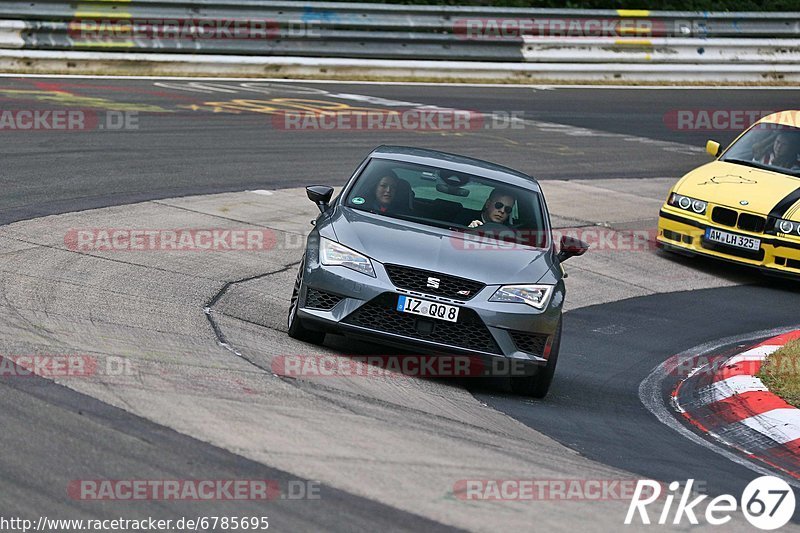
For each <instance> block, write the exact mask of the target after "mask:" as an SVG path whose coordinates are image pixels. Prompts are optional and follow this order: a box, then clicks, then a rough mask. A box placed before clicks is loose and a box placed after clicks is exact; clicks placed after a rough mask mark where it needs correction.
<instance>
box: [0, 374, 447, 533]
mask: <svg viewBox="0 0 800 533" xmlns="http://www.w3.org/2000/svg"><path fill="white" fill-rule="evenodd" d="M0 405H2V409H0V427H2V428H3V431H2V436H0V445H2V450H3V452H2V459H0V495H1V496H0V516H2V517H5V518H12V517H15V518H23V519H28V520H32V521H33V522H34V524H35V523H36V521H37V520H38V518H39V517H40V516H46V517H48V518H50V519H84V520H85V519H99V520H104V519H110V520H113V519H116V518H124V519H128V520H143V519H147V518H148V517H152V518H154V519H164V520H167V519H171V520H173V522H175V521H177V520H179V519H180V518H182V517H185V518H188V519H192V520H194V519H196V518H197V517H202V516H209V517H213V516H218V517H222V516H226V517H233V516H237V517H248V518H251V517H259V518H260V517H262V516H266V517H268V519H269V520H268V521H269V529H270V530H273V529H274V530H276V531H343V532H349V531H367V532H370V531H388V530H392V531H400V530H402V531H455V529H454V528H450V527H445V526H443V525H441V524H439V523H437V522H434V521H432V520H428V519H425V518H421V517H419V516H416V515H414V514H412V513H407V512H404V511H400V510H397V509H394V508H392V507H389V506H386V505H382V504H380V503H376V502H374V501H372V500H369V499H367V498H361V497H358V496H354V495H352V494H349V493H347V492H344V491H341V490H337V489H333V488H331V487H327V486H325V485H321V484H319V483H318V482H314V481H313V480H311V484H310V485H307V484H306V483H307V482H308V481H309V480H303V479H299V478H297V477H295V476H292V475H291V474H288V473H286V472H283V471H280V470H276V469H274V468H270V467H268V466H264V465H262V464H260V463H256V462H254V461H249V460H247V459H243V458H242V457H239V456H237V455H234V454H232V453H230V452H227V451H224V450H221V449H219V448H216V447H214V446H211V445H209V444H206V443H204V442H200V441H198V440H195V439H192V438H190V437H186V436H184V435H181V434H179V433H177V432H175V431H172V430H170V429H166V428H163V427H161V426H158V425H156V424H153V423H151V422H148V421H146V420H143V419H141V418H138V417H136V416H133V415H131V414H129V413H127V412H125V411H123V410H121V409H117V408H115V407H110V406H108V405H106V404H104V403H102V402H100V401H98V400H95V399H93V398H90V397H88V396H84V395H82V394H79V393H77V392H74V391H72V390H70V389H67V388H65V387H62V386H59V385H56V384H54V383H53V382H51V381H48V380H45V379H42V378H39V377H36V376H31V377H25V378H11V377H5V378H0ZM87 479H88V480H165V479H166V480H196V481H198V482H199V481H201V480H236V481H242V480H269V482H270V483H271V486H274V487H276V488H277V487H279V488H280V490H281V492H282V495H283V497H282V498H277V497H276V498H275V499H270V500H253V501H242V500H238V501H221V500H215V501H197V502H190V501H158V500H141V499H136V500H118V501H96V500H95V501H93V500H81V499H76V498H75V497H74V494H73V493H68V490H67V489H68V486H69V485H70V482H72V481H76V480H87ZM273 483H274V485H272V484H273ZM301 487H308V489H306V488H301ZM306 491H308V492H306ZM310 491H314V494H315V495H318V498H316V497H315V498H311V497H309V498H308V499H299V498H298V499H294V497H296V496H298V495H300V494H304V493H305V494H310ZM66 530H70V531H71V530H72V529H59V531H66ZM54 531H55V529H54ZM109 531H110V529H109ZM200 531H202V529H200ZM209 531H210V530H209ZM217 531H223V529H222V528H218V529H217Z"/></svg>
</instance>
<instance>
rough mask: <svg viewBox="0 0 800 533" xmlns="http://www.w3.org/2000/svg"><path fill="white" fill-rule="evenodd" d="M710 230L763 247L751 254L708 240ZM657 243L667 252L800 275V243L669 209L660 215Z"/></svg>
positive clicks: (664, 208) (772, 272) (774, 272)
mask: <svg viewBox="0 0 800 533" xmlns="http://www.w3.org/2000/svg"><path fill="white" fill-rule="evenodd" d="M709 227H711V228H714V229H719V230H721V231H725V232H728V233H735V234H739V235H745V236H748V237H754V238H756V239H760V240H761V247H760V249H759V250H758V251H757V252H755V251H753V252H751V251H747V250H740V249H738V248H734V247H731V246H726V245H723V244H717V243H714V242H711V241H707V240H706V239H705V232H706V228H709ZM657 241H658V243H659V245H661V246H662V247H664V248H666V249H668V250H673V251H677V252H683V253H690V254H700V255H704V256H708V257H714V258H718V259H723V260H726V261H732V262H735V263H738V264H743V265H748V266H752V267H756V268H759V269H761V270H763V271H765V272H766V273H770V274H778V275H790V276H793V277H794V276H800V243H798V242H792V241H789V240H787V239H781V238H778V237H776V236H774V235H767V234H764V233H752V232H747V231H743V230H740V229H737V228H732V227H728V226H724V225H721V224H715V223H713V222H711V221H708V220H700V219H698V218H694V217H687V216H685V215H684V214H683V213H682V212H676V211H675V210H673V209H671V208H669V207H668V206H664V207H663V208H662V209H661V212H660V213H659V217H658V236H657Z"/></svg>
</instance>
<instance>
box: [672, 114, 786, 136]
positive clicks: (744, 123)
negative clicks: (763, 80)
mask: <svg viewBox="0 0 800 533" xmlns="http://www.w3.org/2000/svg"><path fill="white" fill-rule="evenodd" d="M775 113H777V118H778V120H777V121H775V122H763V123H761V124H759V125H758V126H757V127H758V128H759V129H767V130H769V129H775V128H778V127H780V126H779V125H778V122H780V123H784V124H789V125H792V126H794V127H800V112H797V111H774V110H767V109H671V110H669V111H667V112H666V113H664V116H663V122H664V125H665V126H666V127H667V128H668V129H670V130H673V131H682V132H687V133H688V132H697V131H706V132H713V131H724V132H727V131H743V130H744V129H745V128H747V127H749V126H750V125H751V124H753V123H754V122H756V121H758V120H760V119H762V118H764V117H766V116H768V115H772V114H775Z"/></svg>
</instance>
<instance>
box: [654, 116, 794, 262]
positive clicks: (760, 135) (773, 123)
mask: <svg viewBox="0 0 800 533" xmlns="http://www.w3.org/2000/svg"><path fill="white" fill-rule="evenodd" d="M798 126H800V111H782V112H779V113H773V114H771V115H768V116H766V117H764V118H762V119H761V120H759V121H758V122H756V123H755V124H753V125H752V126H750V127H749V128H748V129H747V130H745V132H744V133H742V134H741V135H740V136H739V137H738V138H737V139H736V140H735V141H733V143H731V145H730V146H729V147H728V148H727V149H725V150H724V151H721V150H720V145H719V143H717V142H714V141H708V143H706V151H707V152H708V153H709V154H710V155H712V156H713V157H714V158H715V160H714V161H712V162H711V163H708V164H705V165H703V166H701V167H699V168H696V169H694V170H692V171H691V172H689V173H688V174H686V175H685V176H684V177H683V178H681V179H680V180H679V181H678V182H677V183H676V184H675V185H674V186H673V187H672V189H671V190H670V192H669V196H667V201H666V202H665V203H664V205H663V206H662V208H661V211H660V213H659V217H658V237H657V239H658V245H659V247H661V248H662V249H664V250H667V251H672V252H678V253H683V254H690V255H694V254H699V255H704V256H709V257H715V258H718V259H724V260H728V261H733V262H736V263H740V264H745V265H750V266H754V267H758V268H760V269H762V270H763V271H765V272H766V273H773V274H788V275H794V276H800V128H798Z"/></svg>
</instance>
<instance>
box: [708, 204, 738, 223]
mask: <svg viewBox="0 0 800 533" xmlns="http://www.w3.org/2000/svg"><path fill="white" fill-rule="evenodd" d="M738 216H739V213H737V212H736V211H734V210H733V209H728V208H727V207H720V206H717V207H715V208H714V210H713V211H712V212H711V220H713V221H714V222H716V223H717V224H722V225H723V226H730V227H734V226H736V219H737V218H738Z"/></svg>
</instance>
